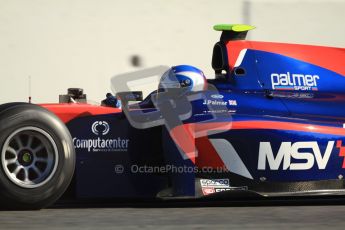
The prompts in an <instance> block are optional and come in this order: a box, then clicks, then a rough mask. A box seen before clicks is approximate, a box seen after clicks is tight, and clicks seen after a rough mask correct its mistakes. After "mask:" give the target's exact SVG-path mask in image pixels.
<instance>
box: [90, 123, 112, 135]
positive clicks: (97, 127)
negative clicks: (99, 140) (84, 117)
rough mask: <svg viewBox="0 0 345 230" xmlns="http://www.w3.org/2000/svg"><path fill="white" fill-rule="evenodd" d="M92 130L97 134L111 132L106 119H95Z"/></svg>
mask: <svg viewBox="0 0 345 230" xmlns="http://www.w3.org/2000/svg"><path fill="white" fill-rule="evenodd" d="M91 130H92V132H93V133H94V134H95V135H107V134H108V133H109V130H110V128H109V124H108V122H106V121H95V122H94V123H93V124H92V126H91Z"/></svg>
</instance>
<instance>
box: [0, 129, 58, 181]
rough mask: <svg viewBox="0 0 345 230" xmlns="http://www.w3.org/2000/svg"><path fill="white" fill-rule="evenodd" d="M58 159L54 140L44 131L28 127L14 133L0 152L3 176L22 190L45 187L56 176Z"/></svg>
mask: <svg viewBox="0 0 345 230" xmlns="http://www.w3.org/2000/svg"><path fill="white" fill-rule="evenodd" d="M58 157H59V156H58V150H57V146H56V143H55V141H54V140H53V138H52V137H51V136H50V135H49V134H48V133H47V132H46V131H44V130H42V129H40V128H37V127H31V126H30V127H23V128H20V129H18V130H16V131H15V132H13V133H12V134H11V135H10V136H9V137H8V138H7V139H6V141H5V143H4V145H3V148H2V151H1V163H2V168H3V169H4V171H5V174H6V175H7V177H8V179H10V180H11V181H12V182H13V183H14V184H16V185H18V186H20V187H22V188H37V187H39V186H42V185H44V184H45V183H47V182H48V181H49V180H50V179H51V178H52V176H53V175H54V174H55V171H56V168H57V165H58V160H59V158H58Z"/></svg>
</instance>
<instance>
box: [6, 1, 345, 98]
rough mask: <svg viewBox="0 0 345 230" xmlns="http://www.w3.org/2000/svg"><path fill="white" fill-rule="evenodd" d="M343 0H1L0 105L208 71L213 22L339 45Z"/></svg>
mask: <svg viewBox="0 0 345 230" xmlns="http://www.w3.org/2000/svg"><path fill="white" fill-rule="evenodd" d="M344 21H345V0H299V1H297V0H291V1H289V0H243V1H241V0H169V1H165V0H145V1H141V0H30V1H27V0H0V103H4V102H9V101H27V98H28V93H29V92H28V91H29V90H28V88H29V87H28V76H31V79H32V80H31V81H32V84H31V85H32V93H31V94H32V97H33V101H34V102H37V103H40V102H57V100H58V94H62V93H65V92H66V89H67V88H68V87H81V88H84V90H85V92H86V93H87V94H88V97H89V98H91V99H94V100H101V99H102V98H103V97H104V96H105V93H106V92H109V91H110V78H111V77H112V76H113V75H115V74H118V73H123V72H128V71H133V70H137V69H138V68H135V67H133V66H131V63H130V57H131V56H132V55H139V56H140V57H141V58H142V60H143V62H142V64H143V65H142V66H141V68H145V67H151V66H156V65H169V66H171V65H177V64H191V65H195V66H197V67H199V68H201V69H203V70H204V71H205V73H206V74H207V75H209V77H212V69H211V65H210V61H211V53H212V47H213V44H214V43H215V42H216V41H217V40H218V38H219V36H220V34H219V32H215V31H213V30H212V26H213V25H214V24H217V23H251V24H253V25H255V26H257V29H256V30H254V31H251V33H250V36H249V37H250V39H252V40H266V41H281V42H292V43H309V44H318V45H328V46H338V47H344V46H345V29H344Z"/></svg>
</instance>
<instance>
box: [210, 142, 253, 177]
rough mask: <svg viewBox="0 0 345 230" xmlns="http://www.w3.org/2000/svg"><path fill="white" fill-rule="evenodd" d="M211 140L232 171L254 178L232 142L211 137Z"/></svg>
mask: <svg viewBox="0 0 345 230" xmlns="http://www.w3.org/2000/svg"><path fill="white" fill-rule="evenodd" d="M210 141H211V143H212V145H213V147H214V148H215V149H216V151H217V153H218V155H219V157H220V158H221V159H222V161H223V162H224V164H225V166H226V168H227V169H228V170H229V171H230V172H232V173H235V174H238V175H241V176H243V177H246V178H249V179H253V177H252V175H251V174H250V172H249V171H248V169H247V167H246V166H245V165H244V163H243V161H242V160H241V158H240V156H239V155H238V153H237V152H236V150H235V149H234V147H233V146H232V144H231V143H230V142H228V141H227V140H225V139H210Z"/></svg>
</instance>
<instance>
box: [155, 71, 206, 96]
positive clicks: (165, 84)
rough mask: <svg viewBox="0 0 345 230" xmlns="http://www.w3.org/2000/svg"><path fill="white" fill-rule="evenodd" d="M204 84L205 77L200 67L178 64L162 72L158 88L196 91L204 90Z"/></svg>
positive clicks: (161, 89) (162, 89)
mask: <svg viewBox="0 0 345 230" xmlns="http://www.w3.org/2000/svg"><path fill="white" fill-rule="evenodd" d="M206 84H207V80H206V77H205V75H204V73H203V72H202V71H201V70H200V69H198V68H196V67H194V66H190V65H178V66H173V67H171V68H170V69H169V70H167V71H166V72H165V73H164V74H163V76H162V77H161V79H160V82H159V86H158V90H160V91H165V90H166V89H179V88H180V89H183V90H184V91H187V92H197V91H202V90H205V89H206Z"/></svg>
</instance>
